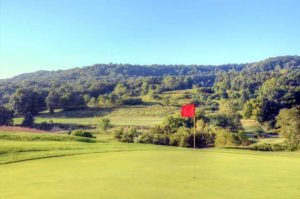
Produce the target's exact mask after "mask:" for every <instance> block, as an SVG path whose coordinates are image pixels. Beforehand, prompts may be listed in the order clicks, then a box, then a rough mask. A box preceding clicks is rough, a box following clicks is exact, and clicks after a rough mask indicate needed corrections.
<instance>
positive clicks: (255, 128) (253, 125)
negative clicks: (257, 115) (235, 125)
mask: <svg viewBox="0 0 300 199" xmlns="http://www.w3.org/2000/svg"><path fill="white" fill-rule="evenodd" d="M241 123H242V126H243V128H244V130H245V132H246V133H254V134H255V133H258V132H260V131H262V132H263V129H262V128H261V126H260V125H259V123H258V122H257V121H256V120H252V119H243V120H241Z"/></svg>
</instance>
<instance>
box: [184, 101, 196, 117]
mask: <svg viewBox="0 0 300 199" xmlns="http://www.w3.org/2000/svg"><path fill="white" fill-rule="evenodd" d="M181 117H195V104H185V105H183V106H182V107H181Z"/></svg>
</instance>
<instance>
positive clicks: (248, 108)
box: [243, 101, 253, 119]
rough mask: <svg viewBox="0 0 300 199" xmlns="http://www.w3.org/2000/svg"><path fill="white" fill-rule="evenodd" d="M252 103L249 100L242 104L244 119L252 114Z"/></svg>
mask: <svg viewBox="0 0 300 199" xmlns="http://www.w3.org/2000/svg"><path fill="white" fill-rule="evenodd" d="M252 112H253V105H252V103H251V101H247V102H246V103H245V104H244V106H243V116H244V118H246V119H249V118H250V117H251V116H252Z"/></svg>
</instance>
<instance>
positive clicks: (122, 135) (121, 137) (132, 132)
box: [114, 128, 139, 143]
mask: <svg viewBox="0 0 300 199" xmlns="http://www.w3.org/2000/svg"><path fill="white" fill-rule="evenodd" d="M138 135H139V133H138V132H137V129H136V128H130V129H129V130H124V129H123V128H120V129H117V130H115V131H114V138H115V139H116V140H118V141H121V142H128V143H131V142H134V140H135V138H136V137H137V136H138Z"/></svg>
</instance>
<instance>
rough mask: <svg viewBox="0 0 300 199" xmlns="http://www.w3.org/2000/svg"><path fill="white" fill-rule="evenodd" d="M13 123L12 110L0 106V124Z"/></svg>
mask: <svg viewBox="0 0 300 199" xmlns="http://www.w3.org/2000/svg"><path fill="white" fill-rule="evenodd" d="M12 124H13V112H12V111H10V110H8V109H7V108H5V107H4V106H0V126H1V125H12Z"/></svg>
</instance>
